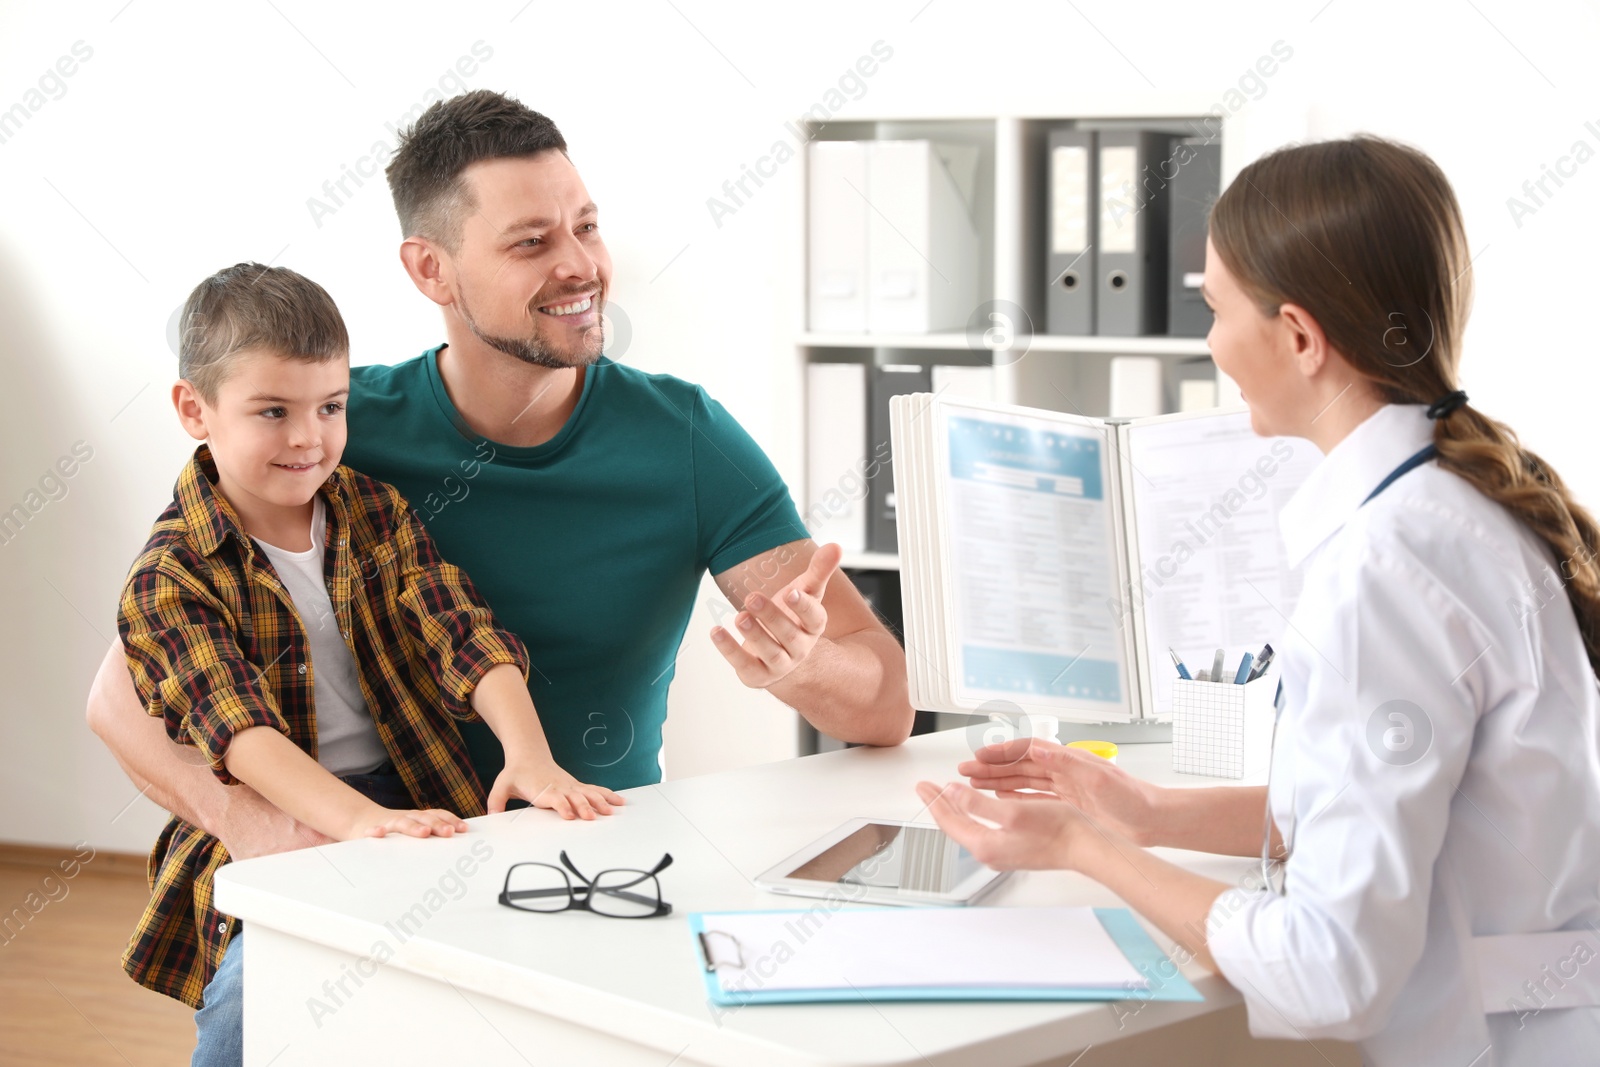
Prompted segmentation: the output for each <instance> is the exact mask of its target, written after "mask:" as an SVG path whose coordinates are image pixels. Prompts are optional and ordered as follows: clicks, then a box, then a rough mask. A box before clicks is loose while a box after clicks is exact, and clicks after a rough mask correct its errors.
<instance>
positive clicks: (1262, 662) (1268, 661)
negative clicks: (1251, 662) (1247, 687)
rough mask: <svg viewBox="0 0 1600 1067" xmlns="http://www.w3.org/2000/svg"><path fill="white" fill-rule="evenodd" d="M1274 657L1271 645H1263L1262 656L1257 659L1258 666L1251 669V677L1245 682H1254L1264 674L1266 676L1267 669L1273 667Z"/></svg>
mask: <svg viewBox="0 0 1600 1067" xmlns="http://www.w3.org/2000/svg"><path fill="white" fill-rule="evenodd" d="M1273 655H1274V653H1273V650H1272V646H1271V645H1270V644H1266V645H1262V646H1261V654H1260V655H1259V656H1257V657H1256V665H1255V666H1254V667H1252V668H1251V669H1250V677H1248V678H1246V679H1245V682H1246V683H1249V682H1253V681H1255V680H1256V679H1257V678H1259V677H1261V676H1262V675H1263V674H1266V673H1267V668H1268V667H1270V666H1272V657H1273Z"/></svg>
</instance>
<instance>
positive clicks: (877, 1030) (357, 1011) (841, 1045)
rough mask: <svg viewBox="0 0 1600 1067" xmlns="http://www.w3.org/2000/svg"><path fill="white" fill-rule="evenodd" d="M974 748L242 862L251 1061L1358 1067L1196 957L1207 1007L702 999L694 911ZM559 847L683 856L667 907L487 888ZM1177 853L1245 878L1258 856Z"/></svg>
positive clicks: (1138, 760)
mask: <svg viewBox="0 0 1600 1067" xmlns="http://www.w3.org/2000/svg"><path fill="white" fill-rule="evenodd" d="M968 751H969V749H968V745H967V741H966V738H965V736H964V733H963V731H959V730H955V731H949V732H946V733H942V734H930V735H927V736H924V737H918V738H914V739H912V740H911V741H910V742H908V743H907V744H905V745H902V746H900V747H898V748H893V749H865V748H863V749H851V750H849V751H845V752H831V753H827V754H824V755H820V756H811V757H807V758H805V759H798V760H790V761H786V762H781V763H774V764H767V765H764V766H759V767H751V768H746V769H743V770H738V771H730V772H727V773H723V774H715V775H707V776H705V777H701V778H691V779H685V780H682V781H676V782H670V783H667V784H664V785H661V786H648V787H644V788H640V789H634V790H629V791H628V792H627V793H626V794H625V795H626V796H627V798H628V805H627V807H626V808H625V809H623V811H622V812H621V813H620V814H618V815H615V816H612V817H611V818H609V819H601V820H598V821H596V822H594V823H578V822H571V823H569V822H563V821H562V820H560V819H559V818H557V817H556V816H555V815H553V814H551V813H549V812H545V811H521V812H509V813H506V814H504V815H497V816H489V817H486V818H482V819H476V820H473V822H472V830H471V832H470V833H467V834H463V835H461V836H459V837H456V838H453V839H428V840H420V841H419V840H416V839H411V838H389V839H386V840H382V841H379V840H367V841H352V842H346V843H343V844H337V845H329V846H327V847H324V848H318V849H308V850H304V851H300V852H292V853H288V854H285V855H281V856H270V857H265V858H262V859H256V860H248V861H243V862H239V863H234V864H230V865H228V866H227V867H224V868H223V869H222V871H221V872H220V873H219V874H218V876H217V883H216V885H217V888H216V899H217V904H218V906H219V907H220V908H221V910H222V911H223V912H225V913H228V914H231V915H234V916H237V917H238V918H240V919H242V920H243V921H244V923H245V931H246V933H245V934H244V937H245V946H246V948H245V1063H246V1064H247V1065H250V1067H265V1065H267V1064H269V1063H270V1064H272V1067H292V1065H296V1064H319V1065H321V1064H336V1063H346V1064H352V1065H353V1064H366V1063H372V1064H386V1065H387V1064H397V1065H398V1064H411V1063H429V1064H458V1063H472V1064H485V1065H487V1064H507V1065H512V1067H515V1065H519V1064H522V1065H526V1064H539V1065H543V1064H562V1065H568V1064H574V1065H594V1067H621V1065H634V1064H638V1065H643V1067H668V1065H669V1064H670V1065H672V1067H689V1065H694V1064H715V1065H730V1067H732V1065H738V1067H744V1065H761V1067H765V1065H773V1067H779V1065H796V1067H799V1065H823V1064H827V1065H845V1064H874V1065H889V1064H904V1065H913V1064H916V1065H938V1067H946V1065H951V1067H954V1065H967V1064H970V1065H981V1067H1009V1065H1016V1067H1021V1065H1025V1064H1060V1065H1063V1067H1064V1065H1066V1064H1070V1063H1077V1062H1079V1061H1078V1060H1076V1059H1075V1057H1078V1056H1080V1055H1082V1054H1083V1053H1084V1050H1086V1049H1087V1050H1089V1051H1088V1054H1087V1055H1083V1056H1082V1060H1081V1064H1080V1067H1091V1065H1093V1064H1100V1063H1114V1062H1127V1063H1135V1062H1138V1063H1143V1062H1155V1061H1156V1060H1157V1058H1158V1057H1159V1058H1160V1059H1161V1060H1162V1062H1164V1063H1171V1064H1178V1063H1183V1064H1217V1065H1223V1064H1227V1065H1234V1064H1246V1063H1257V1062H1259V1063H1272V1064H1298V1063H1314V1064H1317V1065H1319V1067H1320V1065H1326V1064H1330V1063H1332V1064H1339V1065H1343V1064H1347V1063H1354V1062H1356V1061H1355V1059H1354V1057H1353V1056H1352V1053H1351V1050H1350V1049H1349V1047H1348V1046H1343V1045H1339V1044H1338V1043H1335V1042H1317V1046H1316V1048H1314V1049H1313V1048H1311V1047H1309V1046H1303V1045H1299V1044H1296V1043H1285V1042H1254V1041H1251V1040H1250V1039H1249V1037H1248V1034H1247V1033H1246V1031H1245V1021H1244V1009H1243V1006H1242V1004H1241V1002H1240V999H1239V996H1238V994H1237V993H1235V992H1234V991H1233V990H1232V989H1231V988H1230V987H1229V986H1228V985H1227V984H1226V983H1225V982H1223V981H1222V980H1221V979H1219V978H1217V977H1216V976H1214V975H1211V974H1209V973H1208V972H1206V971H1205V970H1204V969H1202V968H1200V967H1198V966H1196V965H1194V964H1190V965H1189V966H1187V967H1186V968H1185V974H1186V975H1187V977H1188V978H1189V979H1190V981H1192V982H1194V984H1195V986H1196V987H1197V988H1198V989H1199V990H1200V992H1201V993H1202V994H1204V996H1205V998H1206V1001H1205V1003H1203V1004H1182V1003H1149V1004H1144V1005H1142V1006H1141V1004H1140V1002H1137V1001H1134V1002H1124V1003H1121V1004H1101V1003H1092V1004H1089V1003H1076V1004H1074V1003H980V1004H972V1003H969V1004H956V1003H920V1004H881V1005H876V1004H870V1003H863V1004H822V1005H767V1006H752V1007H746V1008H742V1009H721V1008H717V1007H716V1006H714V1005H712V1004H710V1003H708V1002H707V1000H706V998H705V989H704V985H703V983H702V980H701V976H700V970H699V968H700V963H699V958H698V953H697V951H696V949H695V946H694V945H693V943H692V938H691V937H690V934H689V932H688V929H687V923H686V921H685V918H684V917H685V916H686V915H687V914H688V913H689V912H693V911H719V910H731V909H741V908H795V907H806V906H808V903H809V902H807V901H806V900H805V899H804V898H798V897H782V896H777V895H774V894H770V893H766V892H764V891H762V890H759V889H757V888H755V886H754V885H752V884H751V881H750V879H751V878H753V877H755V876H756V875H758V874H760V873H761V872H763V871H765V870H766V869H767V868H768V867H770V866H771V865H772V864H774V863H776V862H778V861H779V860H781V859H782V858H783V857H784V856H786V855H788V854H789V853H790V852H792V851H794V850H795V849H796V848H798V847H800V846H801V845H803V844H805V843H806V842H808V841H811V840H813V839H814V838H816V837H817V836H819V835H821V834H822V833H824V832H825V831H827V830H830V829H832V828H833V827H835V826H837V825H839V824H840V823H841V822H843V821H845V820H846V819H849V818H852V817H855V816H877V817H882V818H894V819H910V818H915V817H918V816H919V813H920V811H921V804H920V802H919V801H918V799H917V797H916V794H915V793H914V792H913V790H912V786H913V784H914V783H915V782H916V781H917V780H918V779H922V778H927V779H930V780H933V781H946V780H949V779H950V778H952V777H954V768H955V765H956V764H957V763H958V762H959V761H960V760H961V759H964V758H966V757H967V755H968ZM1119 762H1121V763H1122V765H1123V766H1125V767H1126V768H1127V769H1129V770H1130V771H1132V772H1134V773H1136V774H1139V775H1140V776H1142V777H1146V778H1150V779H1153V780H1156V781H1160V782H1163V783H1167V784H1173V783H1181V784H1187V785H1209V784H1215V783H1216V782H1217V781H1218V780H1216V779H1204V778H1194V777H1192V776H1187V775H1175V774H1173V773H1172V771H1171V770H1170V768H1169V748H1168V746H1166V745H1142V746H1124V747H1123V749H1122V757H1121V759H1120V761H1119ZM923 817H924V818H925V816H923ZM561 849H567V850H568V851H569V853H570V854H571V856H572V859H573V861H574V862H575V863H576V864H577V865H578V867H579V869H580V870H583V871H584V872H585V873H590V874H592V873H593V872H594V871H597V870H599V869H601V868H605V867H612V866H622V867H644V868H649V867H650V866H652V865H653V864H654V863H655V862H656V861H657V860H658V859H659V858H660V856H661V853H662V852H671V853H672V855H673V857H674V860H675V862H674V864H673V865H672V866H671V867H670V868H668V869H667V870H666V871H665V872H663V874H662V876H661V882H662V891H663V895H664V896H665V897H666V899H667V900H668V901H670V902H671V903H672V905H673V909H674V910H673V914H672V915H671V916H669V917H665V918H660V919H649V920H642V921H623V920H617V919H607V918H601V917H599V916H595V915H591V914H588V913H584V912H565V913H560V914H554V915H531V914H522V913H518V912H514V911H511V910H509V909H507V908H503V907H501V906H500V905H499V904H497V903H496V902H495V897H496V895H497V894H498V892H499V890H500V887H501V883H502V881H503V880H504V877H505V871H506V869H507V868H508V867H509V866H510V865H511V864H512V863H515V862H519V861H525V860H537V861H543V862H548V863H553V862H555V861H556V855H557V853H558V852H559V851H560V850H561ZM1169 855H1170V857H1171V858H1173V859H1175V860H1177V861H1178V862H1181V863H1183V864H1184V865H1185V866H1187V867H1190V868H1192V869H1195V870H1198V871H1202V872H1204V873H1206V874H1208V875H1211V876H1213V877H1216V878H1219V879H1222V880H1225V881H1228V882H1230V883H1234V882H1237V881H1239V880H1240V879H1241V878H1242V877H1243V876H1244V875H1245V874H1246V872H1247V871H1248V870H1249V869H1250V867H1251V862H1250V861H1248V860H1239V859H1229V858H1223V857H1215V856H1205V855H1201V854H1197V853H1188V852H1170V853H1169ZM480 860H482V862H480ZM463 871H466V872H469V873H466V874H465V875H464V874H463V873H462V872H463ZM986 903H988V904H993V905H1022V904H1088V905H1116V904H1118V903H1120V902H1119V901H1118V900H1117V899H1116V898H1115V897H1113V896H1112V895H1111V894H1110V893H1108V892H1107V891H1106V890H1105V889H1103V888H1101V887H1100V886H1099V885H1097V884H1095V883H1093V882H1091V881H1089V880H1088V879H1086V878H1083V877H1082V876H1079V875H1072V874H1065V873H1060V872H1047V873H1018V874H1015V875H1013V876H1012V877H1011V880H1010V882H1009V883H1008V884H1006V885H1004V886H1002V887H1001V888H1000V889H999V890H997V891H996V892H995V893H994V894H992V895H991V896H990V897H989V898H988V900H987V901H986ZM1151 929H1152V933H1153V934H1154V936H1155V937H1156V940H1157V942H1158V943H1159V944H1161V945H1162V947H1163V948H1168V949H1170V948H1171V945H1172V943H1171V941H1170V940H1169V939H1168V938H1166V937H1164V936H1163V935H1161V934H1160V933H1159V932H1157V931H1155V930H1154V929H1153V928H1151ZM341 984H342V989H341Z"/></svg>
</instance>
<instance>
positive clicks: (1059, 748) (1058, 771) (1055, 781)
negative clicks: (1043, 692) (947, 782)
mask: <svg viewBox="0 0 1600 1067" xmlns="http://www.w3.org/2000/svg"><path fill="white" fill-rule="evenodd" d="M973 757H974V758H973V759H970V760H968V761H966V762H965V763H963V764H961V765H960V766H959V767H957V768H956V770H957V772H958V773H960V774H964V775H966V776H967V778H968V780H969V781H971V783H972V786H973V788H974V789H989V790H993V791H994V792H995V795H996V796H998V797H1000V798H1002V799H1019V800H1057V799H1059V800H1064V801H1066V802H1067V803H1069V804H1071V805H1072V806H1073V807H1075V808H1077V809H1078V810H1079V811H1081V812H1082V813H1083V814H1084V815H1086V816H1087V817H1088V818H1089V819H1091V820H1093V821H1094V823H1095V824H1096V825H1098V826H1104V827H1105V828H1107V829H1108V830H1113V831H1115V832H1117V833H1119V834H1121V835H1122V836H1123V837H1126V838H1127V839H1128V840H1130V841H1132V842H1133V843H1135V844H1139V845H1149V844H1154V843H1155V842H1156V831H1157V827H1158V823H1159V820H1160V807H1159V805H1160V801H1161V795H1162V793H1163V792H1164V790H1162V789H1161V787H1160V786H1155V785H1151V784H1150V783H1149V782H1145V781H1141V780H1140V779H1138V778H1135V777H1134V776H1133V775H1131V774H1129V773H1128V772H1127V771H1125V770H1123V769H1122V768H1120V767H1118V766H1117V765H1116V764H1114V763H1111V762H1109V761H1107V760H1104V759H1101V758H1100V757H1099V756H1096V755H1094V754H1092V753H1089V752H1085V751H1083V750H1082V749H1076V748H1068V747H1067V746H1065V745H1058V744H1056V743H1055V742H1053V741H1043V740H1040V739H1038V738H1034V739H1031V740H1030V739H1028V738H1020V739H1017V740H1014V741H1005V742H1001V743H999V744H993V745H985V746H984V747H983V748H980V749H978V750H977V751H976V752H974V753H973ZM1022 789H1031V790H1037V792H1032V793H1021V792H1018V790H1022Z"/></svg>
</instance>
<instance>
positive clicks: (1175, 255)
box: [1044, 126, 1222, 337]
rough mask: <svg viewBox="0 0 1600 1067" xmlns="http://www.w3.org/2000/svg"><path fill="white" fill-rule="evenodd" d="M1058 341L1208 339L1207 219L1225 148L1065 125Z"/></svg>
mask: <svg viewBox="0 0 1600 1067" xmlns="http://www.w3.org/2000/svg"><path fill="white" fill-rule="evenodd" d="M1046 166H1047V168H1048V175H1047V180H1046V182H1045V188H1046V189H1047V190H1048V201H1049V202H1048V205H1047V209H1046V210H1047V217H1048V225H1047V226H1046V232H1047V235H1048V240H1047V242H1046V251H1045V262H1044V276H1045V280H1046V281H1045V287H1046V291H1045V298H1044V303H1045V321H1046V328H1047V330H1048V332H1049V333H1051V334H1061V335H1100V336H1105V337H1141V336H1149V335H1168V336H1174V337H1202V336H1204V335H1205V333H1206V331H1207V330H1208V329H1209V328H1210V315H1209V313H1208V312H1207V311H1206V308H1205V304H1204V302H1203V301H1202V300H1201V299H1200V294H1199V289H1200V279H1201V276H1202V275H1203V273H1204V271H1205V237H1206V216H1207V215H1208V214H1209V212H1210V210H1211V205H1212V203H1214V202H1215V201H1216V198H1217V195H1218V193H1219V192H1220V191H1221V180H1222V146H1221V145H1220V144H1218V143H1216V142H1215V141H1212V140H1207V139H1203V138H1192V137H1191V138H1186V137H1179V136H1175V135H1173V134H1170V133H1164V132H1160V131H1156V130H1144V129H1127V130H1120V129H1118V130H1112V129H1103V130H1093V129H1081V128H1078V127H1076V126H1062V127H1058V128H1056V129H1053V130H1051V131H1050V133H1049V135H1048V138H1047V164H1046Z"/></svg>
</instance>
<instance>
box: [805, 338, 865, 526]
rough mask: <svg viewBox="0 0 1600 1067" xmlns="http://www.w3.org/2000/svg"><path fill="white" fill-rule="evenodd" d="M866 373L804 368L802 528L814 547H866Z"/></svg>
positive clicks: (856, 367) (843, 367)
mask: <svg viewBox="0 0 1600 1067" xmlns="http://www.w3.org/2000/svg"><path fill="white" fill-rule="evenodd" d="M867 464H868V456H867V369H866V367H865V366H863V365H862V364H860V363H812V364H810V365H809V366H808V367H807V368H806V514H805V522H806V528H807V529H808V530H810V531H811V538H812V540H814V541H816V542H817V543H818V544H827V543H828V542H829V541H832V542H835V543H836V544H838V546H839V547H840V548H842V549H844V550H845V551H846V552H862V551H865V550H866V547H867V474H868V471H867Z"/></svg>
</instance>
